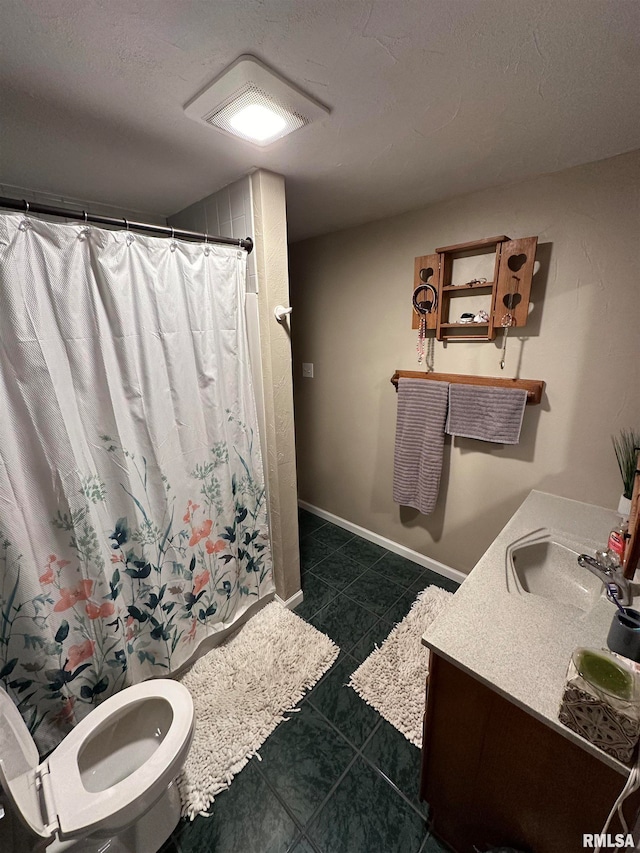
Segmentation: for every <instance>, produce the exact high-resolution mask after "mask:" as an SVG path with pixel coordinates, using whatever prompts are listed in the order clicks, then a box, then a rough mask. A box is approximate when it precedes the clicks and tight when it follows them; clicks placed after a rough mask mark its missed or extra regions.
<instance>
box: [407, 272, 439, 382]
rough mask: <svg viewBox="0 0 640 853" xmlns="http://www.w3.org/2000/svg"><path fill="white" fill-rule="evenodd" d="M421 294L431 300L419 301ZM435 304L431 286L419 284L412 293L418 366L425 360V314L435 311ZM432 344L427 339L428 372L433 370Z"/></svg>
mask: <svg viewBox="0 0 640 853" xmlns="http://www.w3.org/2000/svg"><path fill="white" fill-rule="evenodd" d="M420 273H421V274H422V270H421V271H420ZM422 294H427V295H429V294H430V295H431V300H429V299H422V300H421V299H420V298H419V297H420V296H421V295H422ZM437 302H438V292H437V290H436V289H435V287H434V286H433V285H432V284H419V285H418V286H417V287H416V289H415V290H414V291H413V310H414V311H415V312H416V314H417V315H418V317H419V318H420V322H419V324H418V343H417V344H416V352H417V353H418V364H422V362H423V361H424V358H425V350H424V340H425V338H426V336H427V314H431V312H432V311H435V309H436V304H437ZM432 343H433V341H432V340H431V339H429V344H428V345H427V346H428V352H427V368H428V370H429V371H432V370H433V347H432ZM429 362H431V365H432V366H431V367H429Z"/></svg>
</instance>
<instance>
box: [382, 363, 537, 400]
mask: <svg viewBox="0 0 640 853" xmlns="http://www.w3.org/2000/svg"><path fill="white" fill-rule="evenodd" d="M400 378H405V379H431V380H433V381H435V382H453V383H458V384H462V385H485V386H487V385H489V386H494V387H497V388H522V389H523V390H524V391H526V392H527V405H532V406H537V405H538V404H539V403H540V401H541V400H542V393H543V391H544V382H543V380H542V379H505V378H504V377H501V376H500V377H498V376H467V375H465V374H462V373H425V372H424V371H421V370H396V372H395V373H394V374H393V376H392V377H391V383H392V384H393V385H395V387H396V391H397V390H398V379H400Z"/></svg>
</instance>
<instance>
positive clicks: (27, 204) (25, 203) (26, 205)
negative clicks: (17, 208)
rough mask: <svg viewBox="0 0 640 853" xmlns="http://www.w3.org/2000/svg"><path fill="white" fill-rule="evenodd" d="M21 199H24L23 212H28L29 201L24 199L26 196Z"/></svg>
mask: <svg viewBox="0 0 640 853" xmlns="http://www.w3.org/2000/svg"><path fill="white" fill-rule="evenodd" d="M22 200H23V201H24V212H25V213H29V202H28V201H27V200H26V198H23V199H22Z"/></svg>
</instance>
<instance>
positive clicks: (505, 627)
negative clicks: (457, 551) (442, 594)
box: [421, 491, 640, 853]
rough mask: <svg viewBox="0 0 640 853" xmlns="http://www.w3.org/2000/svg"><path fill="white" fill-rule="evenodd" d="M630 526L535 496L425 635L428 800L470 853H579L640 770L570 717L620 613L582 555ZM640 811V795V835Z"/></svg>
mask: <svg viewBox="0 0 640 853" xmlns="http://www.w3.org/2000/svg"><path fill="white" fill-rule="evenodd" d="M616 519H617V516H616V514H615V513H614V512H612V511H609V510H606V509H603V508H601V507H594V506H591V505H589V504H583V503H580V502H577V501H570V500H567V499H564V498H559V497H556V496H554V495H547V494H545V493H543V492H536V491H534V492H532V493H531V494H530V495H529V496H528V498H527V499H526V500H525V501H524V503H523V504H522V506H521V507H520V508H519V509H518V511H517V512H516V514H515V515H514V516H513V518H512V519H511V521H510V522H509V523H508V524H507V526H506V527H505V528H504V530H503V531H502V532H501V533H500V535H499V536H498V537H497V539H496V540H495V541H494V542H493V544H492V545H491V546H490V547H489V549H488V550H487V552H486V553H485V555H484V556H483V557H482V559H481V560H480V561H479V562H478V564H477V565H476V567H475V568H474V569H473V571H472V572H471V574H470V575H469V577H468V578H467V579H466V580H465V581H464V583H463V584H462V586H461V587H460V589H459V590H458V592H457V593H456V595H455V597H454V599H453V601H452V604H451V607H450V608H449V609H448V610H447V611H445V613H443V614H442V615H441V616H440V617H439V618H438V619H437V620H436V621H435V622H434V623H433V625H432V626H430V628H429V630H428V631H427V633H426V634H425V635H424V637H423V643H424V644H425V645H426V646H427V647H428V648H429V649H430V652H431V655H430V657H431V666H430V675H429V680H428V686H427V701H426V712H425V719H424V739H423V750H422V779H421V796H422V798H423V799H424V800H426V801H427V802H428V803H429V804H430V806H431V815H432V819H433V830H434V832H435V834H436V835H438V836H440V837H441V838H442V839H443V840H444V841H445V842H447V843H448V844H450V845H451V846H452V847H453V848H454V850H455V851H456V853H475V851H476V850H479V851H485V850H488V849H491V848H493V847H500V846H507V845H509V846H512V847H515V848H517V849H519V850H520V849H521V850H523V851H527V852H528V853H574V851H575V853H579V851H581V850H583V849H584V846H583V834H587V833H599V832H600V831H601V829H602V827H603V825H604V822H605V820H606V818H607V815H608V813H609V811H610V809H611V807H612V805H613V803H614V801H615V800H616V798H617V797H618V795H619V793H620V791H621V790H622V788H623V786H624V784H625V781H626V778H627V776H628V773H629V767H627V766H626V765H624V764H621V763H620V762H619V761H617V760H616V759H614V758H612V757H611V756H609V755H607V754H606V753H604V752H603V751H602V750H600V749H599V748H597V747H596V746H594V745H593V744H591V743H589V742H588V741H586V740H585V739H583V738H582V737H580V735H578V734H576V733H575V732H573V731H571V730H570V729H568V728H566V727H565V726H564V725H562V723H560V722H559V720H558V710H559V708H560V703H561V699H562V694H563V690H564V685H565V679H566V673H567V668H568V665H569V660H570V658H571V653H572V652H573V650H574V649H575V648H577V647H579V646H587V647H592V648H596V649H599V648H604V647H606V637H607V633H608V630H609V626H610V623H611V619H612V617H613V614H614V610H615V607H614V605H613V604H612V603H611V602H610V601H608V600H607V599H606V597H605V595H604V588H603V585H602V583H601V582H600V580H599V579H598V578H597V577H595V576H594V575H592V574H590V573H589V572H588V571H587V570H586V569H584V568H581V567H580V566H578V565H577V555H578V554H579V553H582V552H586V553H590V554H593V552H594V550H595V549H596V548H598V547H601V546H602V543H603V542H606V539H607V536H608V533H609V530H610V529H611V527H612V524H613V523H614V522H615V521H616ZM639 807H640V792H638V793H637V794H636V795H634V796H633V797H631V798H630V799H629V800H628V801H627V805H626V807H625V814H627V815H628V816H629V818H630V825H631V826H633V824H634V822H635V821H634V820H633V816H634V815H635V814H636V813H637V811H638V808H639ZM621 831H622V830H621V828H620V825H619V823H618V822H617V819H616V820H615V821H614V823H612V825H611V828H610V829H609V832H611V833H617V832H618V833H619V832H621Z"/></svg>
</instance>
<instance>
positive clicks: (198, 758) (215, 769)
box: [178, 601, 340, 820]
mask: <svg viewBox="0 0 640 853" xmlns="http://www.w3.org/2000/svg"><path fill="white" fill-rule="evenodd" d="M339 651H340V650H339V648H338V647H337V646H336V644H335V643H334V642H333V641H332V640H330V639H329V637H327V636H325V635H324V634H321V633H320V631H318V630H317V629H316V628H314V627H313V625H309V624H308V623H307V622H305V621H304V620H303V619H301V618H300V617H299V616H296V614H295V613H292V612H291V611H290V610H287V609H286V608H285V607H284V606H283V605H282V604H280V603H279V602H277V601H274V602H272V603H271V604H268V605H267V606H266V607H264V608H263V609H262V610H261V611H260V612H259V613H258V614H256V615H255V616H254V617H253V618H252V619H250V620H249V621H248V622H247V623H246V625H244V626H243V627H242V629H241V630H240V631H239V632H238V633H237V634H234V636H233V637H231V638H230V639H229V640H227V641H225V642H224V643H223V644H221V645H220V646H218V647H217V648H215V649H213V651H211V652H209V653H208V654H207V655H205V656H204V657H202V658H200V660H199V661H197V662H196V663H195V664H194V665H193V666H192V667H191V669H190V670H189V671H188V672H186V673H185V674H184V675H183V676H182V677H181V678H180V679H179V680H180V681H181V682H182V684H184V686H185V687H186V688H187V689H188V690H189V692H190V693H191V695H192V697H193V702H194V705H195V712H196V730H195V735H194V738H193V743H192V745H191V749H190V751H189V755H188V757H187V761H186V763H185V765H184V768H183V771H182V774H181V775H180V777H179V778H178V789H179V791H180V797H181V799H182V814H183V816H185V817H190V818H191V819H192V820H193V818H194V817H195V816H196V815H197V814H203V813H205V812H206V811H207V809H208V808H209V806H210V805H211V803H212V802H213V800H214V798H215V796H216V795H217V794H218V793H220V791H223V790H224V789H225V788H228V787H229V785H230V784H231V780H232V779H233V777H234V776H235V775H236V774H237V773H239V772H240V770H242V768H243V767H244V766H245V764H247V762H248V761H249V759H250V758H251V757H252V756H253V755H255V753H256V752H257V750H258V749H259V748H260V746H262V744H263V743H264V741H265V740H266V739H267V737H268V736H269V735H270V734H271V732H272V731H273V730H274V729H275V728H276V726H277V725H278V723H279V722H281V721H282V720H284V719H285V714H286V712H287V711H290V710H291V709H292V708H293V707H294V706H295V705H296V703H297V702H299V701H300V699H302V697H303V695H304V693H305V691H306V690H307V689H308V688H310V687H312V686H313V685H314V684H315V683H316V682H317V681H318V679H319V678H320V677H321V676H322V675H323V674H324V673H325V672H326V671H327V670H328V669H329V667H330V666H331V664H332V663H333V662H334V660H335V659H336V657H337V656H338V653H339Z"/></svg>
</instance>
